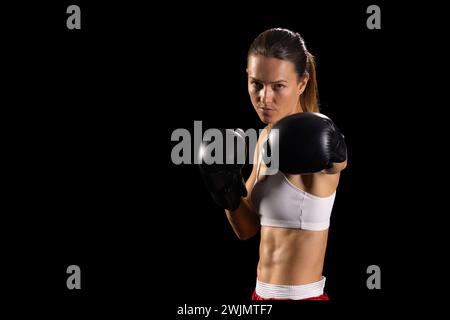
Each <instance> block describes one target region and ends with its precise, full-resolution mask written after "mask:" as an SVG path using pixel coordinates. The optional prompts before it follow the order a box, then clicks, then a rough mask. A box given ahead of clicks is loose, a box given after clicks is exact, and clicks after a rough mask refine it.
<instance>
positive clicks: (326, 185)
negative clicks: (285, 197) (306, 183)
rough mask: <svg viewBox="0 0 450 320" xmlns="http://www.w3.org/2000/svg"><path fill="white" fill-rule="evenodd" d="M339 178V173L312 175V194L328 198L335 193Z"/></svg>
mask: <svg viewBox="0 0 450 320" xmlns="http://www.w3.org/2000/svg"><path fill="white" fill-rule="evenodd" d="M340 176H341V174H340V172H337V173H334V174H325V173H322V172H318V173H314V174H312V180H313V181H312V186H311V187H312V189H313V190H312V193H314V194H316V195H318V196H321V197H327V196H330V195H331V194H333V193H334V192H335V191H336V189H337V187H338V185H339V179H340Z"/></svg>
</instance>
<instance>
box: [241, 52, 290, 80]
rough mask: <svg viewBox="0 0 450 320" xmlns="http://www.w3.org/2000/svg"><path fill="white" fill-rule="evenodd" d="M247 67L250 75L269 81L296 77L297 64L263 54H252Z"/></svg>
mask: <svg viewBox="0 0 450 320" xmlns="http://www.w3.org/2000/svg"><path fill="white" fill-rule="evenodd" d="M247 68H248V76H249V77H253V78H256V79H258V80H263V81H268V82H270V81H277V80H280V79H285V80H288V79H290V78H292V77H296V72H295V66H294V64H293V63H292V62H290V61H287V60H281V59H277V58H268V57H264V56H261V55H257V56H253V55H252V56H250V57H249V58H248V65H247Z"/></svg>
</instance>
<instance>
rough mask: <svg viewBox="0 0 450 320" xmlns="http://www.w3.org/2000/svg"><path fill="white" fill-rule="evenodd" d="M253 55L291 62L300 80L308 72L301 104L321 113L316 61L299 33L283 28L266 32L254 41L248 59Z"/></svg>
mask: <svg viewBox="0 0 450 320" xmlns="http://www.w3.org/2000/svg"><path fill="white" fill-rule="evenodd" d="M251 55H262V56H264V57H268V58H276V59H281V60H287V61H290V62H292V63H293V64H294V65H295V70H296V71H297V75H298V78H299V79H301V77H303V76H304V75H305V72H307V73H308V74H309V80H308V83H307V84H306V88H305V91H303V94H302V95H301V96H300V103H301V105H302V108H303V110H304V111H307V112H319V97H318V94H317V80H316V63H315V59H314V56H313V55H312V54H311V53H310V52H309V51H308V50H307V49H306V46H305V41H304V40H303V38H302V36H301V35H300V34H299V33H297V32H293V31H290V30H288V29H281V28H274V29H269V30H266V31H264V32H263V33H261V34H260V35H259V36H257V37H256V39H255V40H253V43H252V44H251V46H250V49H249V50H248V54H247V58H248V57H249V56H251Z"/></svg>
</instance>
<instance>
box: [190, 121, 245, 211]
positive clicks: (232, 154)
mask: <svg viewBox="0 0 450 320" xmlns="http://www.w3.org/2000/svg"><path fill="white" fill-rule="evenodd" d="M219 131H220V132H221V133H222V137H223V138H222V142H223V143H222V144H221V145H220V144H219V145H218V147H222V152H223V153H222V154H223V157H222V159H219V161H217V162H218V163H217V162H215V163H211V157H210V152H209V151H210V148H208V147H211V144H212V143H213V142H214V141H203V142H202V144H201V146H200V150H199V152H200V157H199V158H200V164H199V168H200V173H201V174H202V177H203V181H204V182H205V185H206V187H207V189H208V191H209V193H210V194H211V196H212V198H213V199H214V201H215V202H216V203H217V204H218V205H219V206H221V207H222V208H224V209H227V210H230V211H234V210H236V209H237V208H238V207H239V204H240V200H241V197H246V196H247V189H246V187H245V181H244V178H243V176H242V167H243V166H244V163H245V139H244V137H243V135H242V134H241V133H239V132H236V131H233V130H229V129H219ZM227 136H228V137H229V138H233V142H234V143H233V144H232V148H230V149H231V150H227V148H226V145H227V143H226V137H227ZM217 150H218V149H216V154H217ZM239 155H240V157H239ZM207 158H208V159H207ZM239 159H241V161H238V160H239ZM242 159H243V161H242ZM216 160H217V159H216ZM239 162H241V163H239Z"/></svg>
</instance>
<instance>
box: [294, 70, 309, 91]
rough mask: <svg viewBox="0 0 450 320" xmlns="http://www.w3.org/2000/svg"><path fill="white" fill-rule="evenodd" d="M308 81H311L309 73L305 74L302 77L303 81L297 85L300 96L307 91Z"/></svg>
mask: <svg viewBox="0 0 450 320" xmlns="http://www.w3.org/2000/svg"><path fill="white" fill-rule="evenodd" d="M308 80H309V73H308V72H305V74H304V75H303V76H302V78H301V80H300V81H299V83H298V85H297V92H298V94H302V93H303V91H305V88H306V85H307V84H308Z"/></svg>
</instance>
